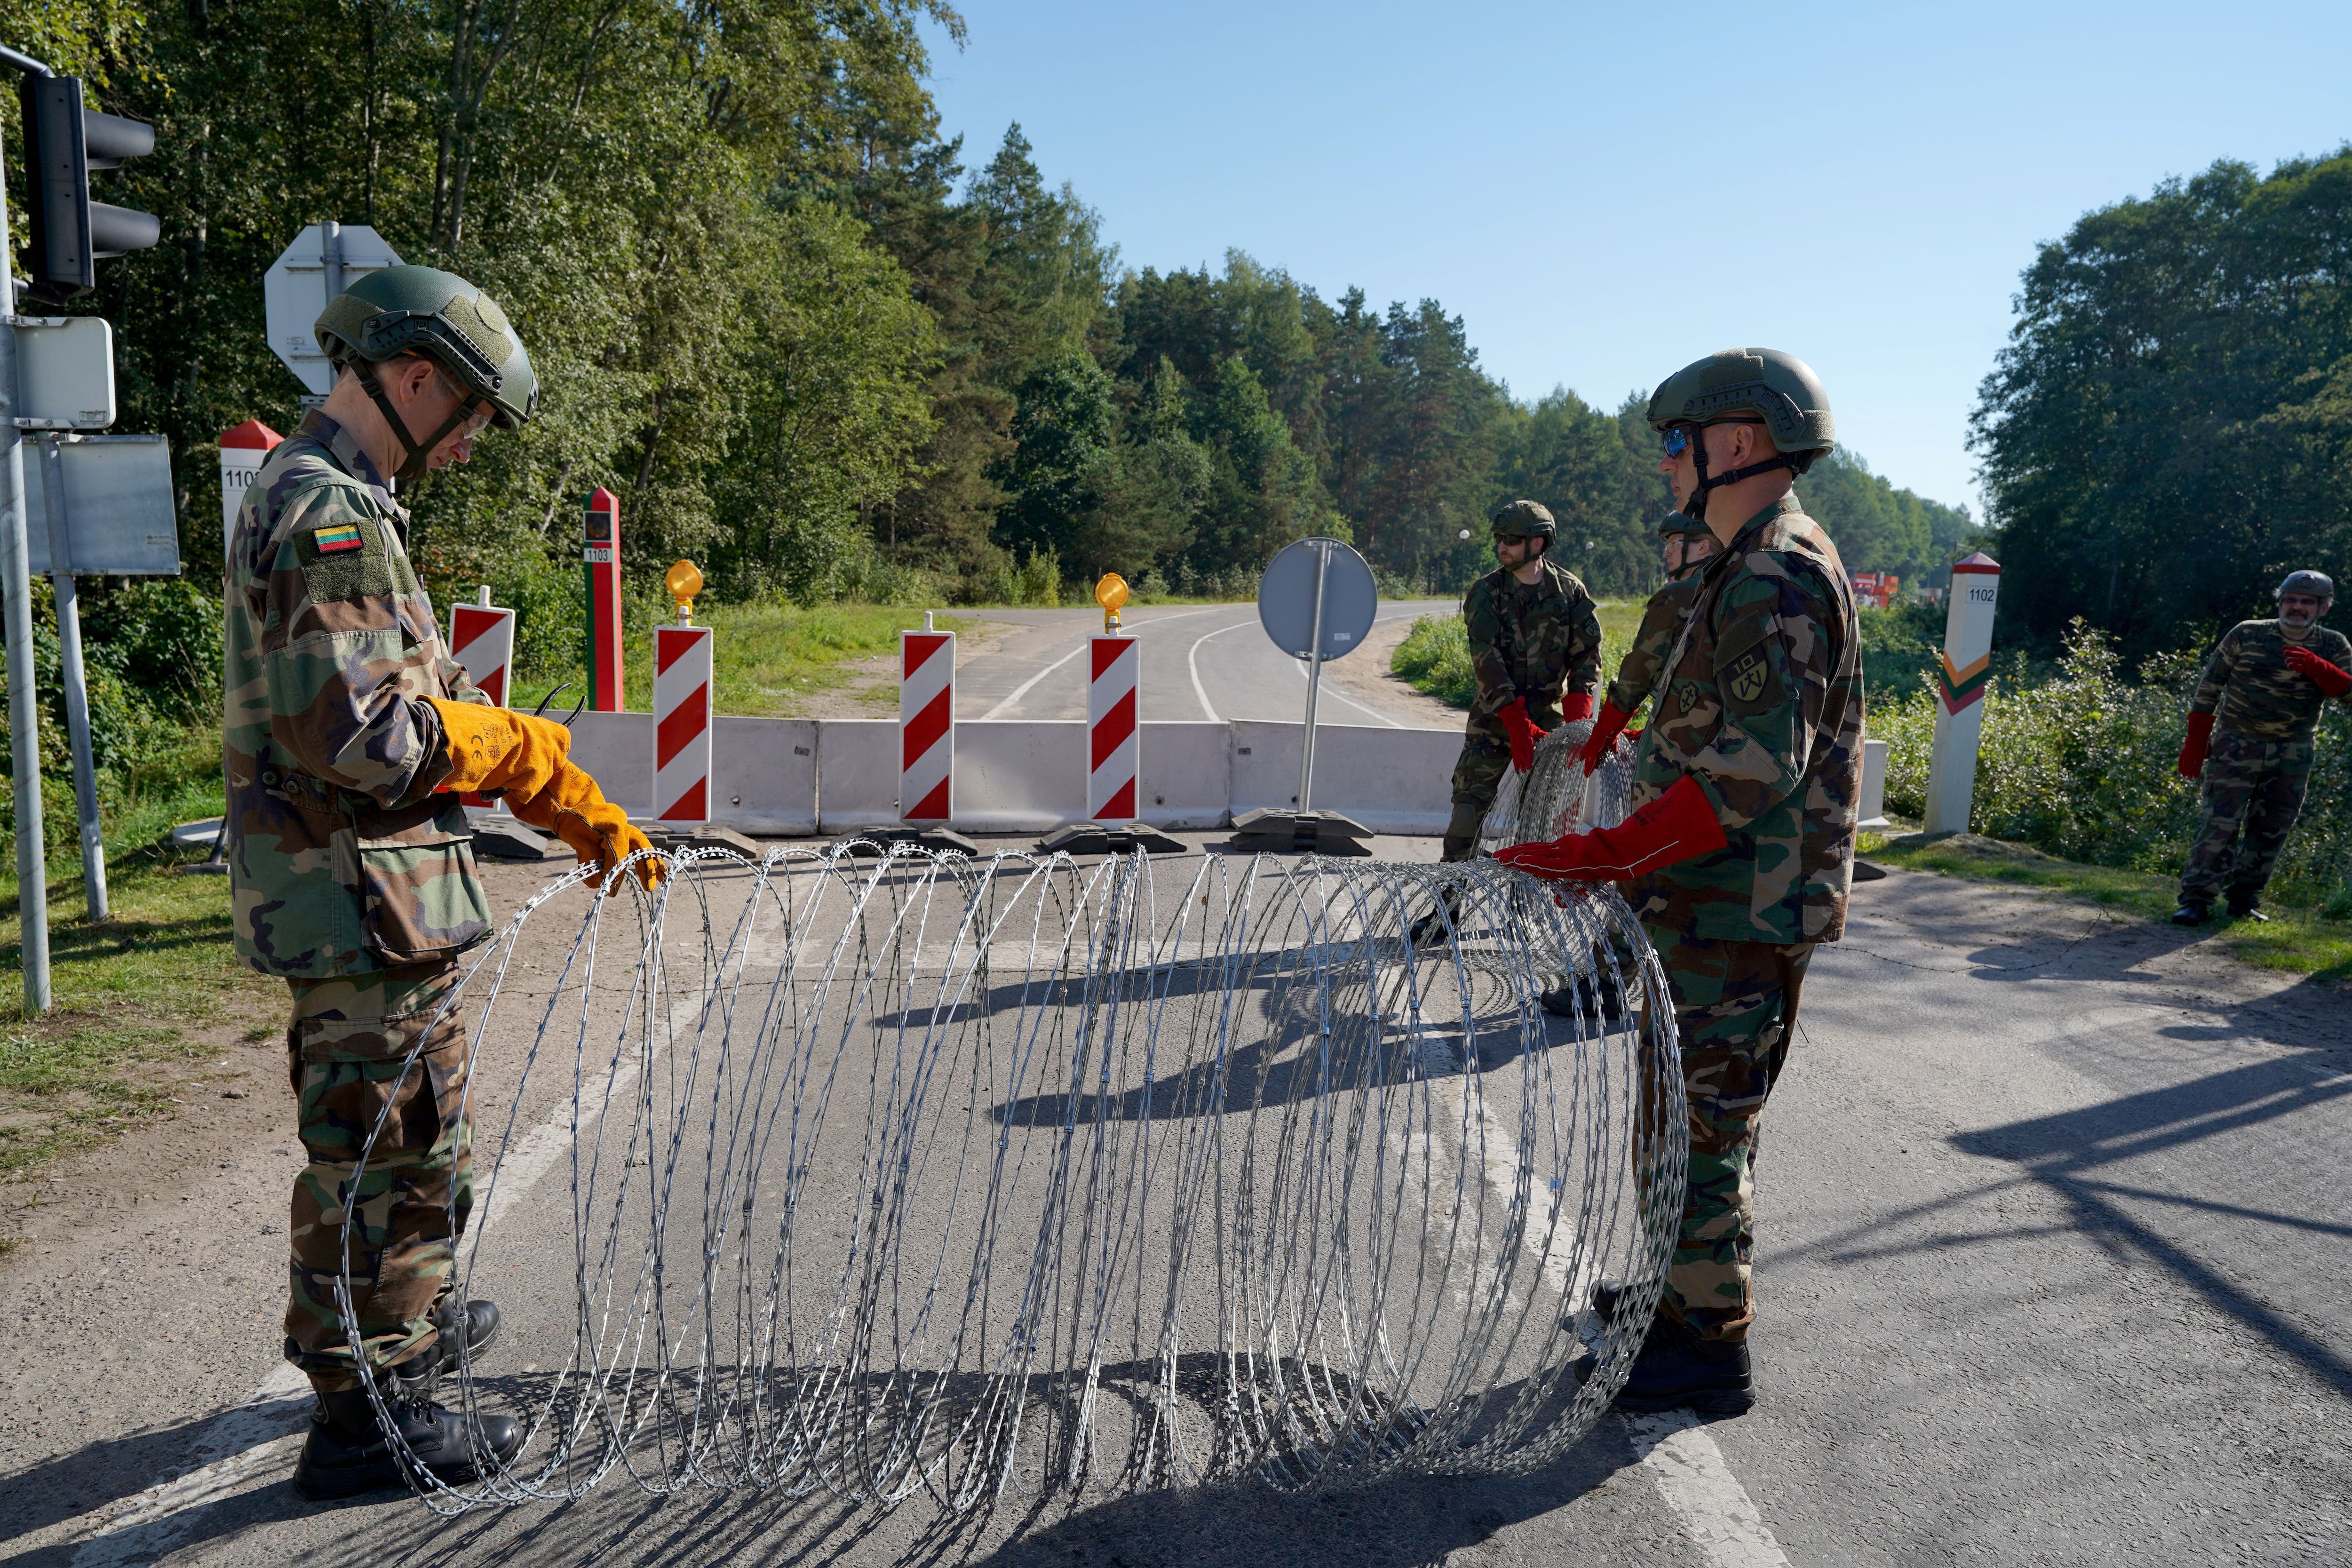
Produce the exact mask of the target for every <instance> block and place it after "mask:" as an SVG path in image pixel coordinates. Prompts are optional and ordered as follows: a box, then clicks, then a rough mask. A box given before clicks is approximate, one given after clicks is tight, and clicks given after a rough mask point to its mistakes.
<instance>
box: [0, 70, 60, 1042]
mask: <svg viewBox="0 0 2352 1568" xmlns="http://www.w3.org/2000/svg"><path fill="white" fill-rule="evenodd" d="M9 63H10V64H15V63H16V62H15V61H13V60H12V61H10V62H9ZM7 232H8V197H7V193H6V191H5V189H0V235H5V234H6V233H7ZM15 259H16V250H15V247H13V246H0V281H5V284H6V285H7V286H6V288H5V289H0V295H4V296H5V299H6V300H7V306H8V311H7V314H8V321H7V324H6V325H5V326H0V616H6V617H7V621H8V733H9V742H10V744H11V745H12V746H13V747H14V748H15V752H16V910H17V918H18V923H19V925H20V926H21V928H22V932H23V939H24V941H23V948H24V963H25V1011H26V1012H27V1013H46V1012H47V1011H48V1010H49V888H48V883H47V881H46V880H45V879H44V878H45V875H46V871H47V857H46V856H45V855H44V853H43V852H42V847H41V729H40V725H41V710H40V706H39V704H40V698H39V695H38V693H37V691H36V690H35V689H34V685H33V573H32V549H31V546H30V544H29V543H28V542H27V540H26V534H25V447H24V441H23V439H22V438H21V437H19V436H18V435H17V433H16V265H15Z"/></svg>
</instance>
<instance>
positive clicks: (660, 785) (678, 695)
mask: <svg viewBox="0 0 2352 1568" xmlns="http://www.w3.org/2000/svg"><path fill="white" fill-rule="evenodd" d="M600 493H601V492H600ZM665 581H666V583H667V585H668V587H669V591H670V593H671V595H672V596H674V597H675V598H676V599H677V625H676V626H656V627H655V628H654V820H656V822H677V823H698V822H708V821H709V820H710V675H711V662H710V656H711V649H712V639H711V636H710V628H709V626H696V625H694V624H693V616H694V596H695V595H697V594H698V593H700V592H701V591H702V574H701V573H699V572H698V571H696V570H695V569H694V563H692V562H689V561H681V562H679V563H677V565H675V566H673V567H671V568H670V569H669V575H668V576H667V578H666V579H665Z"/></svg>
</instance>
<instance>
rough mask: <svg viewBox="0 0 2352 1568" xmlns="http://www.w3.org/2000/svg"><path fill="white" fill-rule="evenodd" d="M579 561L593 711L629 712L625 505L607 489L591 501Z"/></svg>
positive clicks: (597, 491)
mask: <svg viewBox="0 0 2352 1568" xmlns="http://www.w3.org/2000/svg"><path fill="white" fill-rule="evenodd" d="M580 559H581V563H582V570H583V573H584V574H586V575H585V580H586V587H587V610H588V647H587V650H586V658H587V663H588V710H589V711H590V712H591V713H621V712H625V711H627V709H628V699H627V691H626V682H625V679H624V676H625V671H624V669H623V658H624V656H623V653H622V648H621V502H620V499H619V498H618V497H616V496H614V494H613V492H612V491H611V490H608V489H605V488H604V486H602V485H598V486H597V487H596V489H595V493H594V494H593V495H591V496H590V497H589V498H588V513H587V521H586V522H585V523H584V525H583V535H582V539H581V550H580Z"/></svg>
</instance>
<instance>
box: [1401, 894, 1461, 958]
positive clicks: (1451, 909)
mask: <svg viewBox="0 0 2352 1568" xmlns="http://www.w3.org/2000/svg"><path fill="white" fill-rule="evenodd" d="M1437 904H1438V907H1437V908H1436V909H1433V910H1430V911H1429V912H1428V913H1427V914H1425V915H1423V916H1422V917H1421V919H1419V920H1417V921H1413V922H1412V931H1411V933H1410V934H1408V935H1407V936H1406V937H1405V941H1406V942H1409V943H1411V944H1412V946H1414V947H1426V946H1429V945H1432V944H1433V943H1436V942H1444V940H1445V928H1446V922H1447V921H1448V920H1450V919H1451V918H1452V917H1454V915H1457V914H1459V913H1460V912H1461V910H1462V889H1459V888H1448V889H1445V890H1444V892H1442V893H1440V894H1438V895H1437Z"/></svg>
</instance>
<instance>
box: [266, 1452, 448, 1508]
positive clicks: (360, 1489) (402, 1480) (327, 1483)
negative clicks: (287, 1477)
mask: <svg viewBox="0 0 2352 1568" xmlns="http://www.w3.org/2000/svg"><path fill="white" fill-rule="evenodd" d="M425 1468H426V1469H428V1470H430V1471H432V1472H433V1474H435V1475H436V1476H438V1477H440V1478H441V1479H443V1480H444V1481H446V1482H447V1483H448V1484H449V1485H451V1486H453V1487H456V1486H463V1485H465V1484H466V1483H467V1482H468V1481H475V1480H479V1479H481V1469H480V1467H479V1466H478V1465H476V1464H474V1463H473V1462H472V1461H471V1460H468V1461H467V1462H466V1463H464V1464H462V1465H427V1466H425ZM407 1486H408V1478H407V1477H406V1476H405V1475H404V1474H402V1473H401V1470H400V1468H399V1467H398V1466H397V1465H393V1466H390V1467H386V1466H384V1465H365V1466H353V1467H352V1468H350V1469H348V1470H327V1471H324V1472H317V1471H311V1470H306V1469H304V1468H302V1466H301V1464H300V1463H299V1461H298V1462H297V1463H296V1464H295V1467H294V1489H295V1490H296V1491H298V1492H299V1493H301V1494H302V1495H303V1496H304V1497H305V1498H308V1499H309V1500H310V1501H312V1502H337V1501H340V1500H342V1499H344V1498H349V1497H359V1496H362V1494H364V1493H367V1492H375V1491H383V1490H385V1489H389V1488H392V1487H399V1488H401V1489H406V1488H407Z"/></svg>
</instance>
